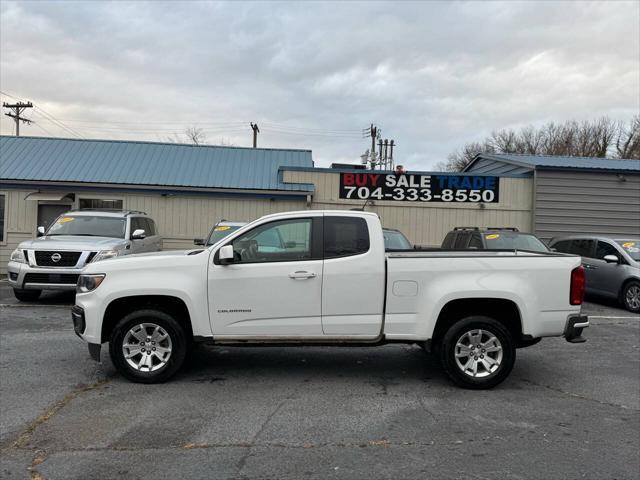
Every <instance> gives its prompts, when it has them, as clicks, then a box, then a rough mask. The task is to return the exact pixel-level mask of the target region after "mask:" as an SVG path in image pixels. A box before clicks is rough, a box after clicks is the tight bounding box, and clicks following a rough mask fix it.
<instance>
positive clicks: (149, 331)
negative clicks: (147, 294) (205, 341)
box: [109, 309, 187, 383]
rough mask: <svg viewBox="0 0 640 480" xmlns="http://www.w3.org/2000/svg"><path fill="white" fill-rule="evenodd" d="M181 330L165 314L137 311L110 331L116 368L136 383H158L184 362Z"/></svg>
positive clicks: (110, 344) (184, 350) (183, 335)
mask: <svg viewBox="0 0 640 480" xmlns="http://www.w3.org/2000/svg"><path fill="white" fill-rule="evenodd" d="M186 353H187V339H186V337H185V333H184V329H183V328H182V327H181V326H180V324H179V323H178V322H177V321H176V320H175V319H174V318H173V317H172V316H171V315H168V314H167V313H164V312H161V311H159V310H151V309H148V310H147V309H145V310H137V311H135V312H132V313H130V314H128V315H126V316H125V317H124V318H123V319H122V320H120V321H119V322H118V323H117V325H116V326H115V327H114V329H113V331H112V332H111V338H110V339H109V354H110V355H111V361H112V362H113V364H114V365H115V367H116V369H117V370H118V371H119V372H120V373H121V374H122V375H123V376H124V377H126V378H128V379H129V380H132V381H134V382H139V383H160V382H164V381H166V380H168V379H169V378H171V377H172V376H173V375H175V373H176V372H177V371H178V370H179V369H180V367H181V366H182V364H183V363H184V359H185V356H186Z"/></svg>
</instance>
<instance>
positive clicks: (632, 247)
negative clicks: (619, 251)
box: [616, 240, 640, 262]
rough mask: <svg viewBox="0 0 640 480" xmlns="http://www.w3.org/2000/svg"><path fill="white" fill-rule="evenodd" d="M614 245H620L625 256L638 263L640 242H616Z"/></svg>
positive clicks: (639, 259)
mask: <svg viewBox="0 0 640 480" xmlns="http://www.w3.org/2000/svg"><path fill="white" fill-rule="evenodd" d="M616 243H617V244H618V245H620V246H621V247H622V248H623V249H624V251H625V252H627V255H629V256H630V257H631V258H633V259H634V260H635V261H636V262H640V242H639V241H637V240H616Z"/></svg>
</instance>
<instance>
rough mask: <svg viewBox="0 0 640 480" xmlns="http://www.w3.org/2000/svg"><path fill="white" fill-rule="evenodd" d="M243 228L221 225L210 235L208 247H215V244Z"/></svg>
mask: <svg viewBox="0 0 640 480" xmlns="http://www.w3.org/2000/svg"><path fill="white" fill-rule="evenodd" d="M240 227H241V225H219V226H217V227H215V228H214V229H213V231H212V232H211V234H210V235H209V239H208V240H207V246H210V245H213V244H214V243H218V242H219V241H220V240H222V239H223V238H224V237H226V236H227V235H229V234H230V233H233V232H235V231H236V230H238V229H239V228H240Z"/></svg>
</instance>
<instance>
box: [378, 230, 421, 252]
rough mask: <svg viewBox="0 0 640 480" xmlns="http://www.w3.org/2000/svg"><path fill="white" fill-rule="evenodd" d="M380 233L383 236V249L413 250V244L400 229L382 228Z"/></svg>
mask: <svg viewBox="0 0 640 480" xmlns="http://www.w3.org/2000/svg"><path fill="white" fill-rule="evenodd" d="M382 235H383V236H384V249H385V250H396V251H397V250H413V245H411V242H410V241H409V240H408V239H407V237H405V236H404V233H402V232H401V231H400V230H396V229H395V228H383V229H382Z"/></svg>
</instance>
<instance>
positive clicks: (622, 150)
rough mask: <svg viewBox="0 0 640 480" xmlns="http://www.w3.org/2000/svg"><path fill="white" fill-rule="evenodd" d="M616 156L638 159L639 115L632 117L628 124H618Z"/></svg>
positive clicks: (639, 138) (639, 148)
mask: <svg viewBox="0 0 640 480" xmlns="http://www.w3.org/2000/svg"><path fill="white" fill-rule="evenodd" d="M616 157H618V158H634V159H640V115H636V116H635V117H633V118H632V119H631V121H630V122H629V124H628V125H620V128H619V130H618V135H617V137H616Z"/></svg>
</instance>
